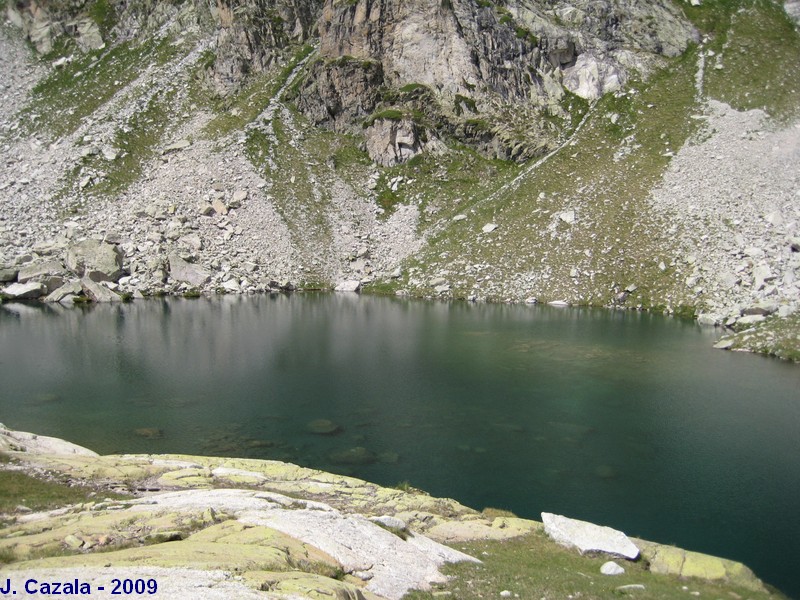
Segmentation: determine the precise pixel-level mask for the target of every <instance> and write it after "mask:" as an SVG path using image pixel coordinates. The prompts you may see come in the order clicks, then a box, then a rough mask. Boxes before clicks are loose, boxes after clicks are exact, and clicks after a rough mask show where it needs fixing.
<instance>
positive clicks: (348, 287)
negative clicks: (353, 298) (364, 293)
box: [335, 279, 361, 292]
mask: <svg viewBox="0 0 800 600" xmlns="http://www.w3.org/2000/svg"><path fill="white" fill-rule="evenodd" d="M359 289H361V282H360V281H358V280H357V279H349V280H347V281H340V282H339V283H337V284H336V288H335V291H337V292H357V291H358V290H359Z"/></svg>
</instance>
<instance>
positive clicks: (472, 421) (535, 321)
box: [0, 295, 800, 596]
mask: <svg viewBox="0 0 800 600" xmlns="http://www.w3.org/2000/svg"><path fill="white" fill-rule="evenodd" d="M713 336H714V332H713V331H710V330H701V329H699V328H697V327H696V326H694V325H693V324H691V323H687V322H681V321H677V320H671V319H665V318H661V317H657V316H652V315H642V314H636V313H622V312H610V311H599V310H598V311H590V310H575V309H553V308H547V307H528V306H485V305H468V304H464V303H460V304H435V303H421V302H407V301H402V300H397V299H393V298H386V299H381V298H364V297H357V296H355V295H352V296H351V295H323V296H292V297H286V296H274V297H268V296H264V297H256V298H221V299H214V300H173V301H160V300H159V301H156V300H153V301H146V302H145V301H140V302H136V303H133V304H131V305H124V306H97V307H94V308H91V309H90V310H85V311H84V310H81V309H72V308H70V309H58V308H57V309H53V308H36V307H33V306H21V305H5V306H4V307H2V308H0V390H1V392H0V393H1V394H2V396H1V397H0V422H4V423H5V424H6V425H8V426H9V427H12V428H15V429H22V430H28V431H34V432H38V433H41V434H47V435H54V436H58V437H63V438H67V439H69V440H72V441H74V442H76V443H79V444H83V445H85V446H88V447H90V448H93V449H95V450H97V451H99V452H101V453H110V452H181V453H193V454H214V455H230V456H250V457H258V458H276V459H280V460H289V461H293V462H296V463H299V464H303V465H308V466H314V467H319V468H322V469H327V470H332V471H338V472H347V473H349V474H352V475H355V476H358V477H362V478H365V479H368V480H371V481H375V482H377V483H381V484H385V485H394V484H397V483H398V482H401V481H409V482H410V483H411V484H412V485H414V486H416V487H420V488H423V489H425V490H427V491H429V492H431V493H432V494H434V495H438V496H449V497H453V498H456V499H458V500H460V501H461V502H463V503H465V504H467V505H470V506H473V507H476V508H482V507H485V506H492V507H497V508H506V509H510V510H513V511H514V512H516V513H517V514H519V515H520V516H525V517H531V518H536V519H538V518H539V514H540V512H541V511H550V512H559V513H561V514H565V515H568V516H571V517H575V518H581V519H587V520H590V521H594V522H597V523H601V524H605V525H610V526H613V527H617V528H619V529H622V530H623V531H625V532H626V533H628V534H631V535H636V536H640V537H645V538H649V539H653V540H657V541H660V542H665V543H674V544H677V545H680V546H683V547H686V548H689V549H693V550H698V551H702V552H709V553H712V554H716V555H720V556H725V557H729V558H733V559H737V560H741V561H743V562H745V563H747V564H748V565H750V566H751V567H753V569H754V570H755V571H756V573H757V574H759V575H760V576H761V577H763V578H764V579H765V580H766V581H768V582H769V583H772V584H774V585H776V586H778V587H779V588H781V589H783V590H785V591H786V592H788V593H790V594H791V595H795V596H800V583H799V582H798V578H797V576H796V575H795V573H796V563H797V560H798V558H800V553H799V552H798V548H799V547H800V391H799V390H800V367H798V366H795V365H789V364H784V363H781V362H779V361H776V360H769V359H764V358H760V357H754V356H748V355H741V354H736V353H728V352H721V351H715V350H712V349H711V348H710V346H711V343H712V341H713ZM318 418H325V419H331V420H333V421H335V422H336V423H338V424H341V425H342V427H343V429H344V430H343V431H342V432H341V433H340V434H338V435H334V436H319V435H313V434H310V433H307V431H306V424H307V423H308V422H309V421H311V420H313V419H318ZM148 427H149V428H159V429H161V430H163V438H161V439H147V438H143V437H140V436H137V435H136V434H135V433H134V430H135V429H137V428H148ZM355 446H362V447H365V448H367V449H368V450H369V451H370V452H373V453H374V454H375V455H378V456H380V460H378V461H377V462H375V463H373V464H368V465H355V466H342V465H337V464H332V463H331V460H330V458H329V455H330V454H331V453H333V452H337V451H341V450H347V449H348V448H352V447H355Z"/></svg>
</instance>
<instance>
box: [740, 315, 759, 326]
mask: <svg viewBox="0 0 800 600" xmlns="http://www.w3.org/2000/svg"><path fill="white" fill-rule="evenodd" d="M765 320H766V317H765V316H764V315H747V316H746V317H742V318H741V319H738V320H737V321H736V324H737V325H745V326H749V325H756V324H758V323H761V322H762V321H765Z"/></svg>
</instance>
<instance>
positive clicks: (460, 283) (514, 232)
mask: <svg viewBox="0 0 800 600" xmlns="http://www.w3.org/2000/svg"><path fill="white" fill-rule="evenodd" d="M696 59H697V55H696V52H687V53H686V54H685V55H684V56H682V57H680V58H677V59H673V60H672V61H670V63H669V64H668V66H667V67H665V68H664V69H662V70H661V71H659V72H657V73H654V74H653V75H652V76H651V77H650V79H649V80H648V81H646V82H643V81H634V82H631V86H632V88H633V91H632V92H631V93H626V94H619V95H613V94H607V95H606V96H604V97H603V98H602V99H600V100H599V101H598V102H597V103H596V104H595V105H594V107H593V108H592V109H591V110H592V112H591V114H590V115H589V116H588V120H586V122H585V124H584V126H583V127H582V129H581V130H580V131H579V132H578V133H576V134H573V135H574V137H573V139H572V141H571V143H570V144H568V145H566V146H564V147H563V148H562V149H561V150H559V151H558V152H557V153H556V154H554V155H553V156H552V157H550V158H549V159H548V160H547V162H546V163H545V164H543V165H541V166H539V167H537V168H532V167H531V169H530V170H529V171H528V174H527V175H524V176H523V177H522V178H521V179H520V180H518V181H517V182H515V185H514V186H513V187H510V188H508V189H506V190H504V191H503V192H502V193H497V194H492V193H491V191H489V190H487V192H488V193H484V194H478V193H476V192H478V189H475V190H471V193H468V195H467V197H466V198H465V199H464V200H466V202H463V201H462V202H461V204H460V206H459V207H458V211H459V212H461V213H464V214H466V215H467V216H468V219H467V220H465V221H461V222H457V223H456V222H454V223H452V224H450V225H449V226H448V227H447V228H446V229H444V230H443V231H442V232H441V233H438V234H437V235H435V236H433V237H432V238H431V239H430V242H429V245H428V246H427V247H426V248H425V249H423V251H422V252H421V253H420V254H419V255H418V257H419V266H420V268H421V272H420V273H419V274H418V277H417V279H418V280H424V279H426V278H428V277H431V276H434V275H435V274H436V273H437V272H440V271H443V270H448V271H450V272H452V273H458V276H457V277H453V278H452V283H451V285H452V288H453V296H454V297H459V296H465V295H468V294H470V293H471V291H472V290H474V289H477V290H479V292H478V294H479V296H481V297H483V298H485V299H487V300H501V301H504V300H507V299H509V298H510V297H511V294H512V293H514V292H513V291H512V292H509V290H515V291H516V293H517V294H519V295H520V296H522V295H523V294H524V296H522V297H527V296H529V295H530V296H536V297H538V298H539V299H540V301H549V300H559V299H567V300H569V301H570V302H573V303H575V304H581V305H587V306H603V305H606V304H609V303H610V302H611V301H612V300H613V299H614V297H615V295H616V294H618V293H619V292H621V291H622V289H624V287H625V286H627V285H628V284H630V283H635V284H636V285H637V286H638V289H637V296H639V295H641V296H642V297H648V298H654V299H657V300H658V301H659V302H660V303H662V304H664V305H669V306H677V305H678V304H679V303H681V302H683V301H684V298H683V296H682V295H681V294H682V291H681V290H678V291H677V292H676V290H675V282H674V277H671V276H670V275H669V274H665V273H662V272H661V271H659V270H658V268H657V265H658V262H659V260H660V259H659V258H658V257H659V256H661V254H662V253H663V252H666V251H668V249H669V248H671V246H672V239H671V238H670V236H669V234H668V229H669V227H668V226H665V224H664V223H661V222H658V221H657V220H656V216H655V215H654V213H653V211H651V210H650V209H649V207H648V206H647V205H646V198H647V196H648V193H649V191H650V189H651V188H652V187H653V186H654V185H655V184H656V183H657V182H658V181H659V180H660V178H661V176H662V174H663V172H664V170H665V169H666V167H667V166H668V164H669V160H670V159H669V156H668V154H667V150H677V149H678V148H680V147H681V146H682V145H683V143H684V142H685V141H686V140H687V139H688V138H689V136H691V135H692V134H693V133H694V132H695V131H696V130H697V128H698V125H697V123H696V122H695V121H693V120H692V119H690V118H689V116H690V115H691V114H692V112H693V110H695V104H694V75H695V65H696ZM566 102H568V103H571V104H572V106H573V108H574V109H576V110H579V111H583V110H586V109H588V107H587V106H585V105H584V104H583V103H582V102H577V100H575V99H574V98H567V99H566ZM615 115H616V116H615ZM573 129H575V127H573ZM533 164H534V165H535V164H536V163H535V162H534V163H533ZM524 170H525V167H523V171H524ZM462 171H464V172H467V173H470V172H471V169H470V168H469V167H468V166H467V167H466V168H462ZM483 178H484V179H487V180H488V181H491V182H493V183H494V184H495V185H496V186H497V185H499V184H501V183H503V180H502V179H501V178H498V177H497V176H496V175H495V176H491V175H489V176H487V175H483ZM506 181H508V179H506ZM484 189H485V188H484ZM495 189H497V188H496V187H495ZM567 210H573V211H575V216H576V219H575V222H574V223H573V224H571V225H570V224H566V223H565V222H563V221H562V220H561V219H559V214H560V213H562V211H567ZM454 214H455V213H454ZM486 223H497V224H499V225H500V228H499V229H498V230H497V231H496V232H495V233H493V234H492V235H491V236H487V237H486V238H485V239H483V240H482V241H480V242H477V243H476V236H480V235H481V227H482V226H483V225H484V224H486ZM667 262H669V261H667ZM472 265H492V269H491V273H483V272H481V270H479V269H475V268H474V267H471V266H472ZM572 273H577V274H578V275H577V276H573V275H572ZM487 274H488V275H491V279H489V280H488V281H487V279H486V278H485V275H487ZM479 278H480V280H479ZM520 282H523V283H522V284H520ZM670 296H671V297H670ZM519 299H521V298H519ZM662 300H663V302H662ZM629 302H630V303H631V305H634V306H635V305H636V304H635V303H636V302H637V301H636V298H631V299H630V300H629Z"/></svg>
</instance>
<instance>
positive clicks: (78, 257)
mask: <svg viewBox="0 0 800 600" xmlns="http://www.w3.org/2000/svg"><path fill="white" fill-rule="evenodd" d="M66 263H67V268H68V269H69V270H70V271H72V272H74V273H75V274H76V275H78V276H80V277H83V276H84V275H87V274H88V273H89V272H92V271H96V272H98V273H102V274H103V275H104V276H105V277H107V278H108V280H110V281H117V280H118V279H119V278H120V277H122V275H123V274H124V271H123V269H122V251H121V250H120V249H119V247H118V246H115V245H114V244H109V243H108V242H101V241H100V240H93V239H89V240H83V241H81V242H76V243H75V244H72V245H71V246H70V247H69V248H68V249H67V259H66ZM95 278H98V275H97V274H95Z"/></svg>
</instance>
